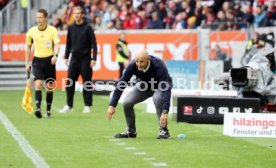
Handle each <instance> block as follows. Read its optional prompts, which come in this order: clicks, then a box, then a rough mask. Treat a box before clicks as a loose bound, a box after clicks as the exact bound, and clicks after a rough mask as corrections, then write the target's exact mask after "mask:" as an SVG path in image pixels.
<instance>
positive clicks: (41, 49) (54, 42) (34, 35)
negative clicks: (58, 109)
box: [25, 9, 60, 118]
mask: <svg viewBox="0 0 276 168" xmlns="http://www.w3.org/2000/svg"><path fill="white" fill-rule="evenodd" d="M47 21H48V13H47V11H46V10H44V9H39V10H38V11H37V13H36V23H37V26H34V27H32V28H30V29H29V31H28V32H27V34H26V45H27V47H26V52H25V65H26V72H27V73H30V70H31V68H30V65H29V59H30V55H31V48H32V45H33V48H34V59H33V62H32V70H33V75H34V80H35V103H36V111H35V115H36V117H37V118H42V115H41V108H40V106H41V100H42V93H41V90H42V84H43V80H45V83H46V85H45V89H46V91H47V94H46V102H47V111H46V117H51V112H50V111H51V104H52V101H53V89H54V88H53V87H54V86H53V84H54V82H55V80H56V67H55V64H56V61H57V56H58V53H59V43H60V39H59V37H58V34H57V29H56V28H55V27H53V26H50V25H48V24H47Z"/></svg>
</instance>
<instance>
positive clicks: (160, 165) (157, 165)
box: [152, 162, 167, 167]
mask: <svg viewBox="0 0 276 168" xmlns="http://www.w3.org/2000/svg"><path fill="white" fill-rule="evenodd" d="M152 165H153V166H156V167H166V166H167V163H164V162H158V163H152Z"/></svg>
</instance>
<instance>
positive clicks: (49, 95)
mask: <svg viewBox="0 0 276 168" xmlns="http://www.w3.org/2000/svg"><path fill="white" fill-rule="evenodd" d="M52 102H53V92H47V95H46V103H47V112H50V111H51V106H52Z"/></svg>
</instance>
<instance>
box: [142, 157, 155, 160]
mask: <svg viewBox="0 0 276 168" xmlns="http://www.w3.org/2000/svg"><path fill="white" fill-rule="evenodd" d="M144 160H156V159H155V158H154V157H152V158H144Z"/></svg>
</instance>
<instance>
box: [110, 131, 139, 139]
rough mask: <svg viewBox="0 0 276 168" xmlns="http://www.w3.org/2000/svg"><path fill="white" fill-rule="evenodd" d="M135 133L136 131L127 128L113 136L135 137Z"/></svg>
mask: <svg viewBox="0 0 276 168" xmlns="http://www.w3.org/2000/svg"><path fill="white" fill-rule="evenodd" d="M136 136H137V133H136V132H134V133H133V132H130V131H129V130H126V131H124V132H122V133H118V134H116V135H115V136H114V137H115V138H136Z"/></svg>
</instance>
